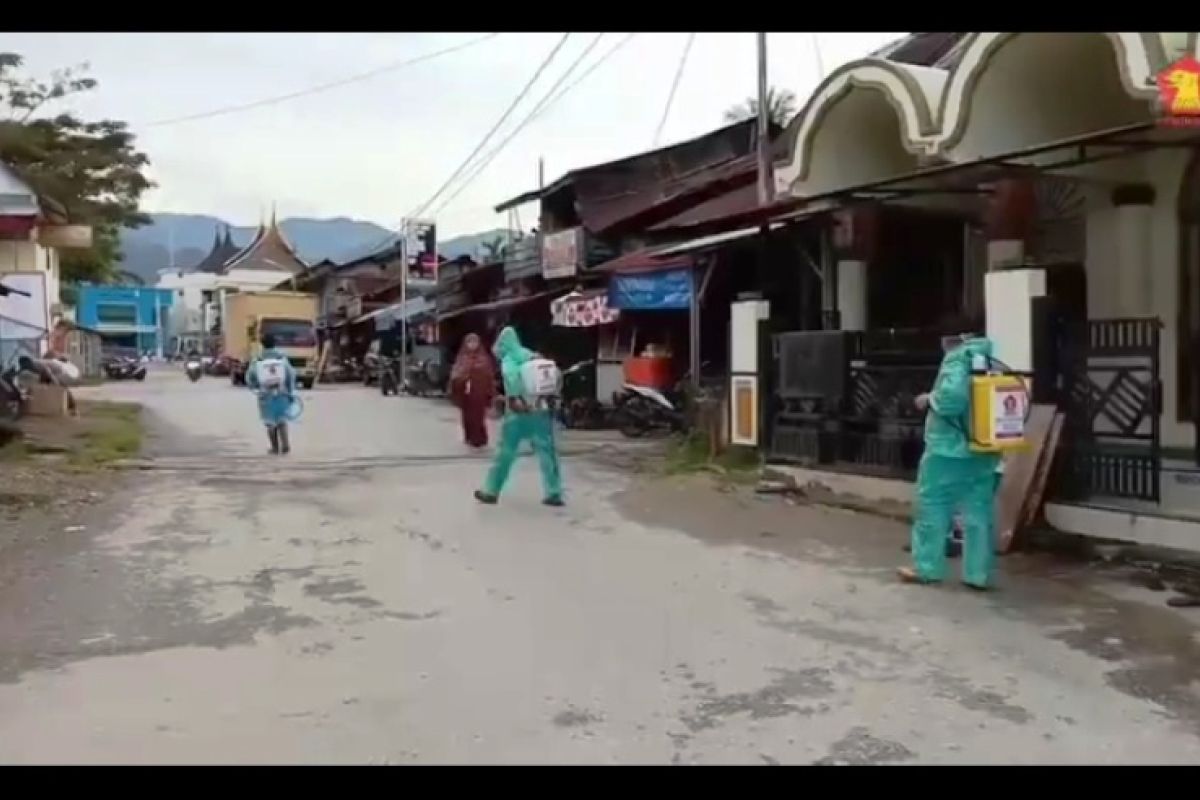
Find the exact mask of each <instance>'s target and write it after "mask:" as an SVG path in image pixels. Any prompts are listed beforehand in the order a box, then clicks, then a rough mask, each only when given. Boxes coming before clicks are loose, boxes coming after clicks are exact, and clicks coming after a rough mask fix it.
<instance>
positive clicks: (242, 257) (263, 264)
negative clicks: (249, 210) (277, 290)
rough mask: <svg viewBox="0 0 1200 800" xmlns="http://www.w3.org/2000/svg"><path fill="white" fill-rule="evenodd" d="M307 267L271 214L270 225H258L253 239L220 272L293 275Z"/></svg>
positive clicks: (272, 213) (273, 214)
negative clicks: (237, 271) (236, 270)
mask: <svg viewBox="0 0 1200 800" xmlns="http://www.w3.org/2000/svg"><path fill="white" fill-rule="evenodd" d="M307 267H308V265H307V264H305V263H304V259H302V258H300V256H298V255H297V254H296V250H295V248H294V247H292V245H291V244H290V243H289V242H288V240H287V238H286V237H284V235H283V231H281V230H280V229H279V225H278V224H277V222H276V219H275V212H274V211H272V212H271V224H270V225H267V226H263V225H259V228H258V232H257V233H255V234H254V239H253V240H252V241H251V242H250V244H248V245H246V246H245V247H244V248H243V249H242V251H241V252H240V253H238V254H237V255H235V256H233V257H232V258H230V259H229V260H228V261H226V262H225V266H224V267H223V268H222V270H221V271H222V272H229V270H231V269H253V270H261V271H264V272H283V273H287V274H291V275H295V274H296V273H298V272H301V271H302V270H304V269H307Z"/></svg>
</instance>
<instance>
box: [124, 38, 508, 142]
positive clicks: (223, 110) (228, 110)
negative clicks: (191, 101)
mask: <svg viewBox="0 0 1200 800" xmlns="http://www.w3.org/2000/svg"><path fill="white" fill-rule="evenodd" d="M499 35H500V34H499V33H489V34H486V35H484V36H479V37H477V38H475V39H471V40H470V41H467V42H462V43H461V44H456V45H454V46H452V47H445V48H442V49H441V50H436V51H434V52H432V53H425V54H423V55H419V56H415V57H413V58H407V59H404V60H403V61H395V62H392V63H390V64H384V65H383V66H381V67H376V68H375V69H372V70H368V71H367V72H360V73H358V74H357V75H350V76H348V77H345V78H339V79H338V80H335V81H329V82H328V83H321V84H317V85H316V86H310V87H308V88H307V89H300V90H297V91H294V92H288V93H287V94H280V95H274V96H272V97H264V98H262V99H260V100H252V101H250V102H247V103H240V104H237V105H229V106H222V107H220V108H214V109H211V110H209V111H201V112H199V113H196V114H187V115H185V116H182V117H172V118H170V119H161V120H157V121H155V122H149V123H146V125H145V126H144V127H147V128H157V127H160V126H163V125H174V124H176V123H179V122H192V121H194V120H199V119H208V118H209V117H219V116H224V115H225V114H234V113H237V112H239V111H249V110H250V109H252V108H262V107H263V106H270V105H275V104H277V103H283V102H286V101H288V100H295V99H296V98H298V97H306V96H308V95H310V94H317V93H318V92H326V91H329V90H330V89H336V88H338V87H340V86H346V85H348V84H351V83H357V82H358V81H365V80H367V79H369V78H374V77H375V76H376V75H382V74H383V73H385V72H392V71H395V70H398V69H402V68H404V67H411V66H414V65H416V64H420V63H423V62H425V61H432V60H433V59H435V58H440V57H441V56H446V55H450V54H451V53H457V52H458V51H460V50H466V49H467V48H468V47H473V46H475V45H477V44H482V43H484V42H486V41H488V40H489V39H494V38H496V37H497V36H499Z"/></svg>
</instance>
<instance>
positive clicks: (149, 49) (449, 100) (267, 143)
mask: <svg viewBox="0 0 1200 800" xmlns="http://www.w3.org/2000/svg"><path fill="white" fill-rule="evenodd" d="M902 35H903V34H901V33H819V34H816V36H818V37H819V47H820V55H821V62H822V63H823V66H824V69H825V71H826V73H827V72H828V71H829V70H832V69H834V68H835V67H837V66H838V65H839V64H842V63H844V62H846V61H848V60H851V59H854V58H858V57H861V56H863V55H866V54H867V53H868V52H870V51H871V50H873V49H875V48H877V47H879V46H881V45H883V44H884V43H886V42H888V41H891V40H893V39H896V38H898V37H899V36H902ZM479 36H480V34H478V33H476V34H471V33H445V34H442V33H356V34H346V33H244V34H239V33H121V34H113V33H78V34H68V33H42V34H33V33H10V34H5V35H4V41H3V43H2V44H0V49H3V50H11V51H14V52H18V53H20V54H22V55H23V56H25V58H26V62H27V66H28V67H29V68H30V70H31V71H32V72H34V73H35V74H38V75H44V74H47V73H49V71H50V70H52V69H55V68H58V67H63V66H69V65H73V64H78V63H80V62H88V63H89V64H90V65H91V75H92V77H94V78H96V79H97V80H98V81H99V82H100V86H99V88H98V89H97V90H95V91H94V92H92V93H90V94H89V95H87V96H86V97H84V98H80V99H77V100H74V101H72V102H71V103H70V106H71V107H72V108H74V110H77V111H79V112H81V113H83V114H86V115H88V116H106V117H112V118H116V119H125V120H127V121H128V122H129V123H130V124H131V126H132V127H133V130H134V131H135V132H136V133H137V134H138V141H139V144H140V146H141V147H142V148H143V149H144V150H145V151H146V152H147V153H148V155H149V156H150V159H151V162H152V168H151V169H152V174H153V177H154V179H155V180H156V181H157V182H158V184H159V185H158V188H156V189H155V190H154V191H153V192H152V193H150V194H148V195H147V196H146V198H145V206H146V208H147V209H148V210H150V211H175V212H190V213H204V214H213V215H216V216H219V217H222V218H224V219H226V220H228V221H230V222H233V223H236V224H242V225H245V224H252V223H255V222H257V221H258V219H259V215H260V212H261V210H262V209H269V208H270V206H271V204H272V203H277V204H278V209H279V215H280V217H285V216H314V217H333V216H346V217H352V218H355V219H365V220H371V221H373V222H377V223H379V224H381V225H385V226H389V227H393V226H395V225H396V224H397V223H398V221H399V219H400V218H401V217H402V216H404V215H405V214H406V213H408V212H410V211H412V210H413V209H414V208H415V207H417V206H419V205H421V204H422V203H423V202H425V201H426V200H427V199H429V197H430V196H431V195H432V194H433V193H434V192H435V191H436V190H437V189H438V187H440V186H441V185H442V183H443V182H444V181H445V180H446V179H447V178H449V176H450V174H451V173H452V172H453V171H454V169H455V168H456V167H457V166H458V165H459V163H460V162H461V161H462V160H463V159H464V158H465V157H466V156H467V154H468V153H469V152H471V150H472V149H473V148H474V147H475V146H476V144H477V143H478V142H479V140H480V139H481V138H482V137H483V135H484V134H485V133H486V132H487V130H488V129H489V128H491V126H492V125H493V124H494V123H495V122H496V120H497V119H498V118H499V117H500V115H501V114H502V113H503V111H504V109H505V108H506V107H507V106H508V105H509V104H510V103H511V102H512V100H513V98H515V97H516V96H517V94H518V92H519V91H520V89H521V87H522V86H523V85H524V84H525V83H526V81H528V79H529V78H530V76H532V75H533V73H534V71H535V70H536V69H537V67H538V65H539V64H540V63H541V62H542V61H543V60H544V59H545V57H546V56H547V54H548V53H549V52H550V50H551V49H552V48H553V47H554V45H555V43H556V42H557V41H558V40H559V39H560V38H561V36H562V34H561V33H502V34H500V35H499V36H497V37H495V38H493V39H490V40H487V41H484V42H482V43H480V44H477V45H474V46H471V47H468V48H466V49H464V50H461V51H458V52H455V53H451V54H448V55H444V56H441V57H439V58H436V59H433V60H430V61H427V62H424V63H421V64H418V65H415V66H411V67H405V68H402V69H396V70H391V71H386V72H383V73H381V74H377V75H375V76H374V77H371V78H368V79H366V80H362V81H358V82H355V83H351V84H348V85H344V86H340V87H337V88H333V89H330V90H328V91H323V92H317V93H313V94H309V95H305V96H302V97H299V98H296V99H292V100H288V101H286V102H281V103H278V104H274V105H268V106H263V107H259V108H254V109H251V110H246V111H240V112H237V113H231V114H227V115H221V116H213V117H210V118H207V119H199V120H194V121H188V122H179V123H176V124H165V125H153V124H152V123H154V122H158V121H162V120H169V119H172V118H176V117H179V116H184V115H189V114H194V113H197V112H203V111H208V110H210V109H215V108H220V107H224V106H230V105H238V104H241V103H247V102H252V101H256V100H259V99H263V98H267V97H271V96H275V95H281V94H286V93H290V92H295V91H301V90H304V89H307V88H309V87H312V86H315V85H318V84H322V83H326V82H330V81H336V80H339V79H342V78H345V77H348V76H352V75H356V74H359V73H363V72H367V71H370V70H372V69H375V68H377V67H382V66H385V65H388V64H392V63H396V62H400V61H403V60H405V59H407V58H411V57H414V56H419V55H421V54H423V53H429V52H432V51H436V50H440V49H443V48H446V47H450V46H453V45H455V44H459V43H463V42H467V41H470V40H471V39H475V38H478V37H479ZM624 36H625V34H623V33H606V34H605V35H604V36H603V38H602V39H601V40H600V42H599V44H598V45H596V47H595V48H594V49H593V50H592V51H591V53H590V54H589V55H588V57H587V58H586V59H585V60H584V61H583V62H582V64H581V66H580V67H579V68H578V69H577V70H576V72H575V73H574V75H573V77H571V78H569V79H568V80H567V81H566V82H565V83H564V86H565V85H569V84H570V83H571V82H572V81H573V80H575V77H576V76H578V75H580V74H582V73H583V71H584V70H586V69H587V67H588V66H589V65H590V64H591V63H592V62H594V61H596V60H598V59H599V58H600V57H601V56H602V55H603V54H604V53H605V52H607V51H608V50H609V48H611V47H612V46H614V45H616V44H617V43H618V42H619V41H620V40H621V39H622V38H623V37H624ZM594 37H595V33H576V34H573V35H572V36H571V38H570V39H569V40H568V42H567V43H566V45H564V47H563V48H562V50H561V51H560V52H559V54H558V56H557V58H556V59H555V60H554V61H553V62H552V63H551V64H550V66H549V67H548V68H547V69H546V71H545V72H544V73H543V75H542V76H541V78H540V79H539V81H538V82H537V83H536V84H535V85H534V88H533V89H532V90H531V92H530V94H529V95H528V96H527V97H526V98H525V100H524V101H523V102H522V104H521V105H520V106H519V107H518V108H517V109H516V111H515V112H514V114H513V115H512V117H510V118H509V120H508V122H507V123H506V124H505V125H504V127H503V128H501V129H500V131H499V132H498V133H497V135H496V136H495V137H494V138H493V140H492V142H493V144H491V145H489V146H488V147H486V148H485V149H484V150H483V153H484V154H486V153H488V152H489V151H490V150H491V148H492V147H493V146H494V145H495V144H498V143H499V142H500V141H501V140H502V139H503V138H504V136H505V134H507V132H508V131H510V130H511V129H512V128H514V127H515V126H516V125H518V124H519V123H520V122H521V120H522V119H523V118H524V117H525V115H526V114H527V113H528V111H529V110H531V109H532V108H533V107H534V106H535V105H536V103H537V101H538V100H539V99H540V98H541V97H542V95H543V94H544V93H545V92H546V91H547V90H548V89H549V87H550V86H551V85H552V84H553V83H554V81H555V80H556V79H557V78H558V76H559V74H560V73H561V72H562V71H564V70H565V69H566V68H567V67H568V65H570V64H571V63H572V62H573V61H574V59H575V57H576V56H577V55H578V54H580V53H581V52H582V51H583V50H584V48H585V47H587V46H588V44H589V43H590V42H591V41H592V40H593V38H594ZM687 37H688V34H686V33H639V34H637V35H636V36H635V37H633V39H631V40H630V41H629V42H628V44H626V45H625V46H624V47H623V48H621V49H620V50H618V51H617V52H616V53H615V54H614V55H613V56H612V57H611V58H609V59H608V60H607V61H606V62H605V63H604V64H602V65H600V66H599V67H598V68H597V69H596V70H595V71H594V72H592V73H591V74H590V75H589V76H588V77H587V78H586V79H585V80H583V82H581V83H580V84H579V85H578V86H577V87H576V88H575V89H573V90H572V91H571V92H569V93H568V94H566V95H564V96H563V98H562V99H561V100H560V101H559V102H557V103H556V104H555V105H554V106H552V107H551V108H549V109H548V110H547V111H546V112H545V113H543V114H541V115H540V116H539V117H538V118H537V120H536V121H535V122H533V123H531V124H530V125H529V126H528V127H527V128H525V129H524V130H523V131H522V132H521V133H519V134H518V135H517V136H516V137H515V138H514V139H513V140H512V141H511V143H510V144H509V145H508V146H507V147H505V149H504V150H503V151H502V152H501V153H500V155H499V156H498V157H497V158H496V159H495V160H494V161H492V163H491V164H490V166H488V167H487V169H486V170H485V171H484V172H482V173H481V174H480V175H479V176H478V177H477V178H476V179H475V180H474V181H472V182H471V183H470V185H469V186H468V187H467V188H466V189H465V190H464V191H462V193H461V194H459V195H458V197H457V198H455V199H454V200H453V201H452V202H451V203H449V204H448V205H447V206H446V207H445V208H443V209H442V210H441V211H440V213H439V214H438V215H437V219H438V223H439V233H440V234H441V235H442V236H450V235H456V234H460V233H470V232H473V231H478V230H482V229H486V228H490V227H496V226H500V225H502V224H503V223H504V219H503V218H502V217H501V216H500V215H497V214H495V213H494V212H493V211H492V210H491V208H492V206H494V205H496V204H497V203H499V202H500V201H502V200H505V199H507V198H509V197H511V196H513V195H516V194H519V193H521V192H524V191H526V190H528V189H531V188H534V187H535V186H536V181H537V161H538V157H539V156H542V157H544V158H545V164H546V179H547V181H551V180H553V179H554V178H555V177H557V176H558V175H560V174H562V173H563V172H565V171H567V170H569V169H573V168H576V167H581V166H586V165H588V164H593V163H597V162H602V161H608V160H611V159H614V158H620V157H623V156H626V155H631V154H633V153H636V152H640V151H643V150H647V149H650V148H651V146H652V144H653V140H654V133H655V129H656V128H657V127H658V124H659V120H660V118H661V117H662V114H663V109H664V106H665V104H666V100H667V96H668V93H669V91H670V87H671V83H672V79H673V78H674V75H675V71H676V68H677V66H678V64H679V59H680V55H681V53H682V52H683V49H684V44H685V42H686V40H687ZM768 42H769V43H768V53H769V70H770V73H769V74H770V82H771V83H772V84H773V85H776V86H781V87H784V88H788V89H791V90H792V91H794V92H796V94H797V95H798V96H799V98H800V102H801V103H803V101H804V99H806V98H807V96H808V94H809V92H811V91H812V89H813V88H814V87H815V86H816V84H817V82H818V80H819V70H818V58H817V55H816V54H815V52H814V49H813V35H812V34H808V33H772V34H770V35H769V39H768ZM755 63H756V62H755V50H754V34H751V33H698V34H696V38H695V40H694V43H693V46H692V48H691V52H690V54H689V57H688V61H687V64H686V67H685V69H684V72H683V75H682V79H681V81H680V84H679V89H678V91H677V93H676V95H675V100H674V103H673V105H672V107H671V110H670V115H669V116H668V118H667V121H666V124H665V126H664V128H663V133H662V136H661V140H660V144H669V143H671V142H673V141H679V140H683V139H688V138H691V137H694V136H698V135H700V134H703V133H704V132H706V131H708V130H711V129H713V128H715V127H718V126H719V125H721V124H722V113H723V112H724V110H725V109H726V108H728V107H729V106H730V105H733V104H735V103H738V102H739V101H741V100H744V99H745V98H746V97H748V96H750V95H751V94H753V93H754V91H755V69H756V66H755ZM455 188H457V187H451V189H450V192H447V194H450V193H451V192H453V191H454V189H455ZM436 205H437V204H435V205H434V207H435V208H436ZM522 223H523V224H524V225H525V227H528V226H529V225H530V224H532V220H525V219H523V220H522Z"/></svg>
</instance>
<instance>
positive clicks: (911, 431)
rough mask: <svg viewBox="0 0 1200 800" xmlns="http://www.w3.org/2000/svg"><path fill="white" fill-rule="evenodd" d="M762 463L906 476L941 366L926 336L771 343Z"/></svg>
mask: <svg viewBox="0 0 1200 800" xmlns="http://www.w3.org/2000/svg"><path fill="white" fill-rule="evenodd" d="M773 353H774V356H775V358H774V370H773V375H772V378H773V380H772V392H771V408H770V410H769V414H768V418H769V425H770V430H769V431H768V442H769V451H768V454H767V456H768V458H769V459H770V460H772V461H775V462H785V463H795V464H801V465H806V466H822V467H832V468H844V469H847V470H852V471H854V472H859V473H867V474H875V475H881V476H888V477H901V478H909V477H912V476H913V475H914V474H915V472H916V469H917V464H918V462H919V461H920V458H921V451H922V447H923V441H922V440H923V425H924V414H923V413H922V412H920V411H918V410H917V408H916V406H915V405H914V400H915V398H916V396H917V395H919V394H921V393H923V392H928V391H929V390H930V389H931V388H932V386H933V381H934V378H935V377H936V375H937V368H938V365H939V363H940V361H941V349H940V337H939V335H938V334H937V333H935V332H930V331H895V330H886V331H864V332H851V331H798V332H791V333H783V334H778V335H776V337H775V340H774V344H773Z"/></svg>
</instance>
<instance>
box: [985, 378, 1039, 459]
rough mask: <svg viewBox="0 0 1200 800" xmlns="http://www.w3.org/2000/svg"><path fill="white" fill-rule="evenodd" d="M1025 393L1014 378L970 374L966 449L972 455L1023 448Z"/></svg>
mask: <svg viewBox="0 0 1200 800" xmlns="http://www.w3.org/2000/svg"><path fill="white" fill-rule="evenodd" d="M1028 413H1029V391H1028V389H1027V387H1026V384H1025V382H1024V381H1023V380H1021V378H1020V377H1018V376H1016V375H1006V374H993V373H989V372H987V371H986V370H984V369H976V370H973V371H972V374H971V414H970V422H971V436H970V448H971V450H972V452H976V453H1006V452H1009V451H1011V450H1024V449H1025V418H1026V417H1027V416H1028Z"/></svg>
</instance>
